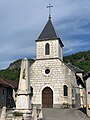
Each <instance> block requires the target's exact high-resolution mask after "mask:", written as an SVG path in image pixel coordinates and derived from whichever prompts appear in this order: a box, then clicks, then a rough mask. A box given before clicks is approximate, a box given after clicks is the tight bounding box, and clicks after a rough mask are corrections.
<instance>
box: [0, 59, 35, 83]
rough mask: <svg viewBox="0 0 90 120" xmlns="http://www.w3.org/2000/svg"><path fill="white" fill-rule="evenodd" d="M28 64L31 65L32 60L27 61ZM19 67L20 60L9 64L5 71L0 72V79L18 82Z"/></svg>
mask: <svg viewBox="0 0 90 120" xmlns="http://www.w3.org/2000/svg"><path fill="white" fill-rule="evenodd" d="M29 62H30V64H32V63H33V62H34V60H33V59H29ZM20 66H21V59H19V60H17V61H15V62H13V63H11V64H10V66H9V67H8V68H7V69H5V70H1V71H0V78H1V79H7V80H16V81H18V80H19V76H20Z"/></svg>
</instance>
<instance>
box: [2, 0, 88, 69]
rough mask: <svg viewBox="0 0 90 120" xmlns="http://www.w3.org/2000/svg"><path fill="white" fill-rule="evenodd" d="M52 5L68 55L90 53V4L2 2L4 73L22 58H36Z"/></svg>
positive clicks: (74, 0) (49, 0)
mask: <svg viewBox="0 0 90 120" xmlns="http://www.w3.org/2000/svg"><path fill="white" fill-rule="evenodd" d="M49 3H51V4H52V5H53V8H52V9H51V16H52V22H53V24H54V27H55V29H56V31H57V32H58V34H59V37H60V38H61V40H62V42H63V44H64V50H63V53H64V55H68V54H72V53H76V52H79V51H86V50H90V0H0V69H5V68H7V67H8V66H9V64H10V63H11V62H13V61H15V60H17V59H20V58H25V57H27V58H35V40H36V39H37V38H38V36H39V34H40V33H41V31H42V29H43V28H44V26H45V24H46V23H47V20H48V9H47V8H46V6H47V5H48V4H49Z"/></svg>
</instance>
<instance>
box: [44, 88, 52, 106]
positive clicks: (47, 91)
mask: <svg viewBox="0 0 90 120" xmlns="http://www.w3.org/2000/svg"><path fill="white" fill-rule="evenodd" d="M42 107H43V108H52V107H53V91H52V90H51V88H49V87H46V88H44V89H43V91H42Z"/></svg>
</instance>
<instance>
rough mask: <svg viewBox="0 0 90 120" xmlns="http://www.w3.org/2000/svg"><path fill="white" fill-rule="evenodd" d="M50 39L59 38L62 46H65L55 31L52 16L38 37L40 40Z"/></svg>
mask: <svg viewBox="0 0 90 120" xmlns="http://www.w3.org/2000/svg"><path fill="white" fill-rule="evenodd" d="M50 39H59V42H60V44H61V46H62V47H63V46H64V45H63V43H62V41H61V39H60V38H59V37H58V35H57V34H56V31H55V29H54V26H53V24H52V21H51V18H49V20H48V22H47V24H46V25H45V27H44V29H43V31H42V32H41V34H40V35H39V37H38V40H50Z"/></svg>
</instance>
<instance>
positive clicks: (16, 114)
mask: <svg viewBox="0 0 90 120" xmlns="http://www.w3.org/2000/svg"><path fill="white" fill-rule="evenodd" d="M13 115H14V116H16V117H18V116H22V115H23V113H20V112H14V113H13Z"/></svg>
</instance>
